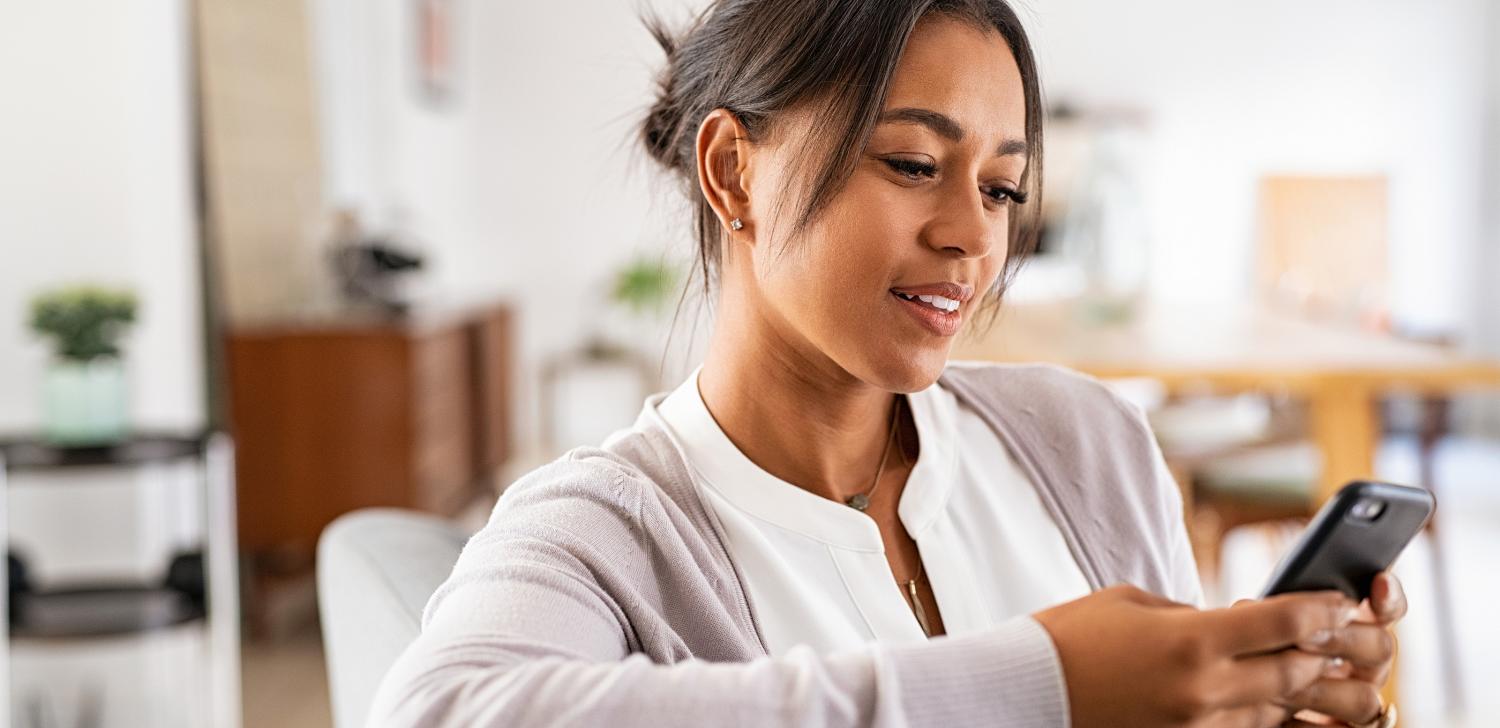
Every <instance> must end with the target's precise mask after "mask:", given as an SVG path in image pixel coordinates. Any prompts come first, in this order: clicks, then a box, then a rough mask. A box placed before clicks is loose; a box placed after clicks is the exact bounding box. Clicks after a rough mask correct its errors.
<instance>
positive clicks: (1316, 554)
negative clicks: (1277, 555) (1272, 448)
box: [1261, 480, 1437, 601]
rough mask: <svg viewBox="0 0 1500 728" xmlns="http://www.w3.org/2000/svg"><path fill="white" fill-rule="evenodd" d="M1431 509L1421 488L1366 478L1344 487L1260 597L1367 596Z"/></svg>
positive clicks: (1429, 495)
mask: <svg viewBox="0 0 1500 728" xmlns="http://www.w3.org/2000/svg"><path fill="white" fill-rule="evenodd" d="M1436 507H1437V499H1436V498H1433V496H1432V492H1431V491H1429V490H1427V489H1425V488H1412V487H1410V486H1405V485H1393V484H1391V483H1377V482H1373V481H1367V480H1357V481H1354V482H1352V483H1349V484H1348V485H1345V486H1344V487H1343V488H1340V489H1339V492H1338V493H1337V494H1336V495H1334V497H1333V498H1331V499H1329V501H1328V502H1327V503H1325V504H1323V507H1322V508H1321V509H1320V510H1319V511H1318V515H1316V516H1314V517H1313V520H1312V523H1310V524H1308V526H1307V530H1306V531H1303V532H1302V536H1301V537H1300V538H1298V539H1297V543H1296V544H1295V545H1293V546H1292V550H1291V551H1290V552H1288V553H1287V555H1286V556H1285V557H1283V558H1282V559H1281V563H1280V564H1278V565H1277V566H1276V570H1275V571H1274V572H1273V573H1272V574H1271V580H1270V582H1269V583H1268V584H1267V585H1266V588H1265V591H1264V592H1262V593H1261V598H1265V597H1268V596H1271V595H1273V594H1282V593H1285V592H1297V591H1319V590H1323V589H1338V590H1339V591H1341V592H1343V593H1345V594H1347V595H1348V596H1349V597H1350V598H1352V599H1354V600H1356V601H1363V600H1365V599H1368V598H1369V597H1370V586H1371V585H1372V584H1373V583H1374V581H1375V575H1376V574H1379V573H1380V572H1382V571H1385V570H1386V569H1389V568H1390V567H1391V564H1394V563H1395V562H1396V557H1397V556H1400V555H1401V552H1402V550H1404V549H1405V548H1406V545H1407V544H1409V543H1411V540H1412V539H1413V538H1416V535H1417V533H1418V532H1420V531H1421V530H1422V527H1423V526H1425V525H1426V524H1427V519H1429V518H1431V517H1432V511H1433V509H1434V508H1436Z"/></svg>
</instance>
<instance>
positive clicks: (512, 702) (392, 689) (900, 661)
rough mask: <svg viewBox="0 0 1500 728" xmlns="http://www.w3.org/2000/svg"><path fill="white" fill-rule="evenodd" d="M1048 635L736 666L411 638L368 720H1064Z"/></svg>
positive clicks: (1019, 623)
mask: <svg viewBox="0 0 1500 728" xmlns="http://www.w3.org/2000/svg"><path fill="white" fill-rule="evenodd" d="M1066 706H1067V697H1066V688H1065V687H1064V684H1063V680H1062V673H1061V668H1060V666H1059V663H1058V661H1057V656H1056V652H1055V650H1054V649H1053V647H1052V644H1051V641H1050V638H1049V637H1048V636H1047V634H1046V632H1045V631H1044V630H1042V628H1041V627H1040V625H1038V624H1037V623H1036V622H1035V621H1034V620H1032V619H1031V618H1030V617H1023V618H1019V619H1016V620H1012V621H1010V622H1007V623H1006V624H1005V625H1003V626H1002V627H1001V628H1000V629H998V630H995V631H992V632H986V633H983V634H979V635H970V636H963V637H953V638H939V639H937V640H934V641H932V642H929V643H925V644H920V645H902V646H880V645H870V646H868V647H866V648H862V649H859V650H854V651H850V652H845V653H839V654H834V655H819V654H817V653H815V652H813V651H812V650H811V649H810V648H806V647H801V648H796V649H794V650H792V651H790V652H789V653H788V654H786V655H784V656H781V657H776V658H772V657H763V658H759V659H756V660H753V661H750V662H744V663H709V662H704V661H700V660H688V661H684V662H681V663H677V664H674V665H659V664H654V663H652V662H651V661H650V660H649V659H647V658H646V657H645V656H644V655H640V654H635V655H630V656H628V657H625V658H624V659H622V660H617V661H607V662H601V661H595V660H589V659H583V658H580V657H577V656H570V655H568V654H567V653H566V652H563V651H559V650H557V649H556V648H554V647H552V646H550V645H545V644H541V643H536V642H528V641H526V640H524V639H507V638H499V637H482V636H478V635H476V636H473V637H469V638H466V639H463V640H453V639H442V640H438V639H432V640H429V639H425V636H424V639H419V640H418V642H417V643H415V644H414V645H413V646H412V648H411V649H409V650H408V651H407V652H406V654H404V655H403V656H402V658H401V660H400V661H398V663H397V665H396V666H395V668H394V669H393V670H392V671H391V673H390V674H388V675H387V676H386V679H385V681H384V683H383V684H382V687H381V689H380V693H379V696H378V697H377V700H376V704H375V706H374V708H373V710H372V712H371V722H370V725H372V726H407V725H411V726H418V725H420V726H502V725H503V726H534V725H535V726H541V725H546V726H559V725H601V724H608V725H612V726H622V727H626V728H628V727H629V726H637V725H639V726H678V725H681V726H701V725H722V726H737V725H744V726H752V725H753V726H763V725H786V726H877V727H892V728H894V727H898V726H948V725H976V724H984V725H991V726H1002V727H1012V726H1013V727H1015V728H1021V727H1023V726H1024V727H1026V728H1033V727H1036V728H1040V727H1042V726H1047V727H1052V726H1063V725H1066V711H1067V707H1066Z"/></svg>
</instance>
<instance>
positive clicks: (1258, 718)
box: [1208, 703, 1292, 728]
mask: <svg viewBox="0 0 1500 728" xmlns="http://www.w3.org/2000/svg"><path fill="white" fill-rule="evenodd" d="M1291 717H1292V712H1291V711H1290V710H1287V709H1286V708H1283V707H1282V706H1280V705H1275V704H1272V703H1261V704H1259V705H1246V706H1242V707H1238V708H1230V709H1228V710H1221V711H1219V712H1218V713H1215V714H1214V715H1213V717H1212V719H1211V720H1210V721H1209V723H1208V724H1209V725H1212V726H1234V727H1235V728H1239V727H1240V726H1244V727H1245V728H1276V726H1279V725H1281V724H1282V723H1284V722H1286V720H1287V719H1288V718H1291Z"/></svg>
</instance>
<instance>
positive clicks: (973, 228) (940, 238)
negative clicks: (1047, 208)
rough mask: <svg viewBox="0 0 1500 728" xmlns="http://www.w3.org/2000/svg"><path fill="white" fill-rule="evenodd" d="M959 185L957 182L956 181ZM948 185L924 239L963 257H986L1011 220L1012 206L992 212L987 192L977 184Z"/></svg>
mask: <svg viewBox="0 0 1500 728" xmlns="http://www.w3.org/2000/svg"><path fill="white" fill-rule="evenodd" d="M955 187H957V185H955ZM962 187H963V189H947V190H944V191H943V193H942V195H941V196H940V199H941V202H939V204H938V207H937V209H936V210H935V211H934V214H933V216H932V219H931V220H930V221H929V222H928V224H927V226H926V228H925V230H924V231H923V237H924V238H925V240H924V242H925V243H926V244H927V246H928V247H930V248H932V249H933V250H936V251H938V252H940V253H946V254H949V255H955V256H957V257H959V258H983V257H984V256H986V255H989V254H990V251H991V250H992V249H993V248H994V246H995V243H996V241H997V239H998V238H999V236H1001V235H1003V234H1004V233H1005V230H1006V223H1007V222H1008V219H1009V218H1008V215H1009V211H1008V208H1005V207H1002V208H1001V211H999V212H991V211H990V210H988V209H987V208H986V207H985V204H984V193H982V192H980V191H979V187H978V186H977V185H974V184H967V185H962Z"/></svg>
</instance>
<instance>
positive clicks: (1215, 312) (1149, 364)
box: [952, 302, 1500, 700]
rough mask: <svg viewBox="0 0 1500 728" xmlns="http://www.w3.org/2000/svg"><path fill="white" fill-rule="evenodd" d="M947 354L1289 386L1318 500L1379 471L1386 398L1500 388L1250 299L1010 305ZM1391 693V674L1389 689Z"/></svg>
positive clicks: (1494, 378)
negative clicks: (1094, 312)
mask: <svg viewBox="0 0 1500 728" xmlns="http://www.w3.org/2000/svg"><path fill="white" fill-rule="evenodd" d="M952 358H955V359H972V360H980V361H999V362H1051V363H1055V364H1061V365H1064V366H1068V367H1071V368H1073V369H1077V370H1079V371H1083V372H1086V373H1088V374H1092V375H1094V376H1096V377H1100V378H1104V379H1110V378H1129V377H1146V378H1150V379H1155V380H1157V381H1160V382H1162V383H1163V384H1164V385H1165V387H1166V388H1167V391H1168V392H1170V393H1183V392H1196V391H1205V390H1206V391H1216V392H1224V393H1233V392H1250V391H1260V392H1284V393H1287V394H1290V395H1293V396H1296V397H1299V398H1301V399H1303V400H1304V401H1306V402H1307V403H1308V410H1309V412H1308V414H1309V420H1310V422H1309V425H1310V430H1311V432H1310V433H1309V435H1310V436H1311V438H1312V440H1313V441H1314V442H1315V444H1316V445H1317V447H1318V449H1319V450H1320V451H1321V452H1322V455H1323V473H1322V476H1321V479H1320V480H1319V484H1318V491H1317V494H1316V498H1315V502H1314V504H1313V505H1315V506H1320V505H1322V503H1323V502H1324V501H1325V500H1327V499H1328V498H1329V497H1331V496H1332V495H1333V494H1334V493H1335V492H1336V491H1337V490H1338V488H1339V487H1340V486H1342V485H1343V484H1344V483H1346V482H1348V481H1350V480H1354V479H1357V478H1366V477H1372V476H1373V475H1374V473H1375V452H1376V449H1377V447H1378V446H1379V444H1380V434H1381V433H1380V416H1379V411H1378V405H1379V401H1380V399H1381V397H1383V396H1385V395H1387V394H1392V393H1396V392H1409V393H1416V394H1425V395H1449V394H1454V393H1457V392H1459V391H1461V390H1467V389H1485V388H1489V389H1496V388H1500V362H1495V361H1480V360H1475V359H1472V358H1468V357H1465V356H1463V355H1461V354H1459V353H1457V352H1456V351H1454V350H1452V349H1449V348H1445V347H1440V346H1435V345H1430V344H1421V343H1416V342H1413V341H1409V340H1403V339H1399V338H1396V337H1394V336H1389V335H1384V334H1381V333H1378V332H1374V331H1369V330H1365V329H1360V328H1357V327H1351V326H1341V325H1336V324H1331V323H1319V322H1314V321H1308V320H1306V319H1302V318H1298V317H1296V316H1292V315H1288V314H1284V313H1279V312H1276V311H1272V310H1268V309H1264V308H1254V307H1248V306H1234V307H1227V306H1220V307H1215V306H1186V305H1183V306H1167V305H1154V306H1146V307H1143V309H1142V310H1141V311H1140V312H1139V313H1138V314H1137V315H1136V316H1134V317H1132V318H1131V319H1130V320H1128V321H1123V322H1116V323H1109V322H1103V321H1091V320H1089V319H1088V318H1087V317H1086V316H1085V315H1084V309H1083V307H1081V306H1079V305H1077V304H1075V303H1071V302H1062V303H1054V304H1013V305H1012V304H1008V305H1007V307H1006V308H1005V309H1002V311H1001V312H1000V314H999V317H998V318H997V319H996V322H995V325H994V327H993V328H992V329H990V330H989V331H988V332H974V331H968V332H965V334H964V335H963V336H962V337H961V338H960V340H959V341H958V342H957V343H956V345H955V347H954V350H953V355H952ZM1384 693H1385V696H1386V699H1387V700H1395V698H1396V694H1397V678H1396V675H1395V673H1394V671H1393V673H1392V675H1391V679H1390V682H1388V683H1387V684H1386V686H1385V690H1384Z"/></svg>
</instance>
